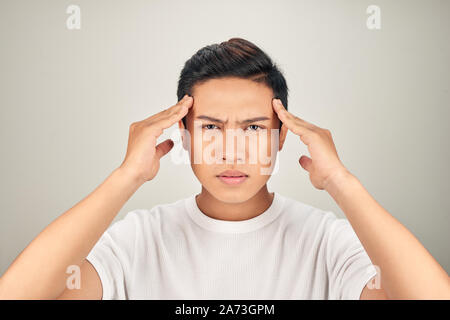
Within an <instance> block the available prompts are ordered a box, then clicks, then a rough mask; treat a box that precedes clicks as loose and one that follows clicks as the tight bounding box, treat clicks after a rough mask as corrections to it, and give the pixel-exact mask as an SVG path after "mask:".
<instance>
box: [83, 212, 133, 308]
mask: <svg viewBox="0 0 450 320" xmlns="http://www.w3.org/2000/svg"><path fill="white" fill-rule="evenodd" d="M136 218H137V217H136V215H135V213H134V212H129V213H128V214H127V215H126V216H125V218H124V219H122V220H119V221H117V222H115V223H114V224H112V225H111V226H110V227H109V228H108V229H107V230H106V231H105V232H104V233H103V235H102V236H101V237H100V239H99V240H98V241H97V243H96V244H95V245H94V247H93V248H92V249H91V251H90V252H89V254H88V256H87V257H86V260H88V261H89V262H90V263H91V264H92V265H93V266H94V268H95V270H96V271H97V273H98V275H99V277H100V281H101V283H102V288H103V295H102V300H125V299H128V294H127V290H126V289H127V284H128V283H129V282H130V275H131V270H132V269H131V268H132V265H133V255H134V248H135V241H136Z"/></svg>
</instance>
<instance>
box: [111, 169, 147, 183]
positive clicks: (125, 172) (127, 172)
mask: <svg viewBox="0 0 450 320" xmlns="http://www.w3.org/2000/svg"><path fill="white" fill-rule="evenodd" d="M114 173H115V174H116V175H118V176H120V177H122V178H123V179H125V180H126V181H129V182H130V183H132V184H133V185H135V186H137V187H140V186H141V185H143V184H144V183H145V180H144V179H143V178H142V177H141V175H140V174H139V173H137V172H136V171H135V170H133V169H131V168H128V167H122V166H120V167H118V168H116V169H115V170H114Z"/></svg>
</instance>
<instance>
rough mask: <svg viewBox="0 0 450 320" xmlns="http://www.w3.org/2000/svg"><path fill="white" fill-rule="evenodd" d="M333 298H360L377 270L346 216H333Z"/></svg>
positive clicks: (330, 275) (328, 255)
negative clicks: (340, 217) (344, 217)
mask: <svg viewBox="0 0 450 320" xmlns="http://www.w3.org/2000/svg"><path fill="white" fill-rule="evenodd" d="M326 261H327V270H328V278H329V299H330V300H359V299H360V296H361V293H362V291H363V289H364V287H365V286H366V284H367V283H368V282H369V281H370V279H372V278H373V277H374V276H375V275H376V274H377V270H376V268H375V266H374V265H373V264H372V261H371V260H370V257H369V256H368V254H367V252H366V251H365V249H364V247H363V246H362V244H361V242H360V240H359V238H358V236H357V235H356V233H355V231H354V230H353V228H352V226H351V224H350V222H349V221H348V220H347V219H338V218H336V217H335V218H334V219H333V221H332V222H331V225H330V229H329V236H328V238H327V250H326Z"/></svg>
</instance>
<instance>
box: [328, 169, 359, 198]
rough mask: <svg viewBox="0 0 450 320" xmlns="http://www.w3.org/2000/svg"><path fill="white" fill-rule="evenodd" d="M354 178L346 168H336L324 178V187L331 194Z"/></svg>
mask: <svg viewBox="0 0 450 320" xmlns="http://www.w3.org/2000/svg"><path fill="white" fill-rule="evenodd" d="M355 178H356V177H355V176H354V175H352V174H351V173H350V171H348V170H347V169H346V168H343V169H340V170H337V171H336V172H334V173H333V174H331V175H330V176H329V177H328V178H327V179H326V181H325V183H324V189H325V190H326V191H327V192H328V193H330V194H333V193H335V192H336V191H338V190H339V189H341V188H343V187H344V186H345V185H346V184H347V183H348V182H350V181H352V180H353V179H355Z"/></svg>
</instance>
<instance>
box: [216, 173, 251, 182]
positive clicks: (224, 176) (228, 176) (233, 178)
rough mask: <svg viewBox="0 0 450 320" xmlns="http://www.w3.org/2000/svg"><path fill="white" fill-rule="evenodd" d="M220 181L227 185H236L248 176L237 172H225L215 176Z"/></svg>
mask: <svg viewBox="0 0 450 320" xmlns="http://www.w3.org/2000/svg"><path fill="white" fill-rule="evenodd" d="M217 177H218V178H219V180H220V181H222V182H223V183H225V184H227V185H237V184H241V183H242V182H244V181H245V180H246V179H247V178H248V175H247V174H245V173H244V172H241V171H238V170H226V171H224V172H222V173H220V174H219V175H217Z"/></svg>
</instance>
